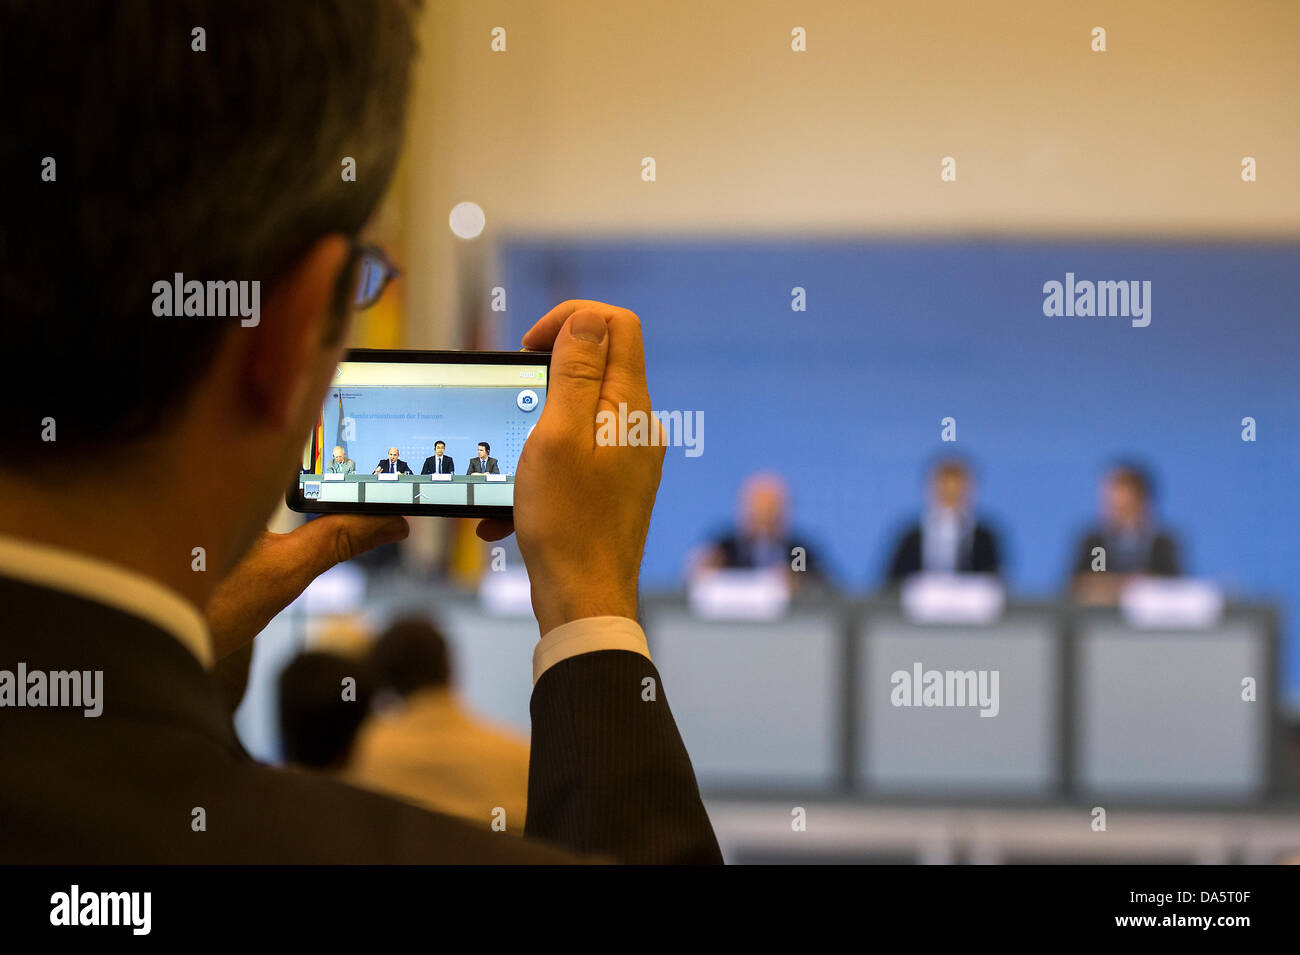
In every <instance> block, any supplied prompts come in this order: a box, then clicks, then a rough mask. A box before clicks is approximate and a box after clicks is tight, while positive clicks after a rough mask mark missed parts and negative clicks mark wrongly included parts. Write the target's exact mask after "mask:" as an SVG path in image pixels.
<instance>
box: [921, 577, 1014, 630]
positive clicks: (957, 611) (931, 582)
mask: <svg viewBox="0 0 1300 955" xmlns="http://www.w3.org/2000/svg"><path fill="white" fill-rule="evenodd" d="M900 597H901V600H902V606H903V615H904V616H905V617H907V619H909V620H911V621H912V622H913V623H938V624H968V625H981V624H987V623H992V622H993V621H995V620H997V619H998V618H999V617H1001V616H1002V608H1003V607H1004V606H1005V605H1006V602H1007V595H1006V591H1005V590H1003V588H1002V582H1001V581H999V580H998V579H997V578H996V577H994V576H993V575H991V574H916V575H914V576H912V577H909V578H907V580H906V581H904V582H903V589H902V592H901V594H900Z"/></svg>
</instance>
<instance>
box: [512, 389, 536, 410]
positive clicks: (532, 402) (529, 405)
mask: <svg viewBox="0 0 1300 955" xmlns="http://www.w3.org/2000/svg"><path fill="white" fill-rule="evenodd" d="M515 404H517V405H518V406H519V410H520V411H535V410H536V409H537V392H535V391H533V390H532V389H531V388H525V389H524V390H523V391H521V392H519V396H518V397H517V398H515Z"/></svg>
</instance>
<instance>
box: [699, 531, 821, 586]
mask: <svg viewBox="0 0 1300 955" xmlns="http://www.w3.org/2000/svg"><path fill="white" fill-rule="evenodd" d="M713 546H714V547H715V548H716V549H717V552H718V555H719V556H720V557H721V559H722V566H723V567H734V568H743V569H751V568H754V567H756V566H757V556H756V555H755V553H754V547H753V543H752V542H751V541H750V540H748V539H747V538H745V537H744V536H743V535H741V534H737V533H734V532H729V533H726V534H723V535H721V536H720V537H717V538H715V539H714V541H713ZM796 547H802V548H803V549H804V564H805V566H804V570H803V574H804V578H805V579H807V580H817V581H822V582H825V573H824V569H823V567H822V565H821V561H820V560H818V559H816V558H815V557H814V556H813V554H814V551H816V550H817V548H815V547H811V546H809V543H808V538H807V537H805V536H803V535H800V534H790V535H787V536H786V539H785V540H784V541H782V542H781V555H782V562H783V563H784V564H785V565H786V566H787V567H789V566H790V563H791V561H792V560H793V559H794V558H793V557H792V556H791V554H792V551H793V550H794V549H795V548H796Z"/></svg>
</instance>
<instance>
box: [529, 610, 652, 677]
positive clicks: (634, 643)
mask: <svg viewBox="0 0 1300 955" xmlns="http://www.w3.org/2000/svg"><path fill="white" fill-rule="evenodd" d="M599 650H631V651H632V652H633V653H639V654H641V656H643V657H645V658H646V659H647V660H649V659H650V646H649V644H647V643H646V639H645V631H644V630H642V629H641V625H640V624H639V623H637V622H636V621H635V620H633V619H632V618H631V617H584V618H583V619H581V620H570V621H569V622H568V623H565V624H561V625H560V626H558V627H556V628H555V629H554V630H552V631H551V632H550V633H548V634H547V635H546V636H544V637H542V639H541V641H540V642H538V644H537V648H536V649H535V650H533V685H534V686H536V685H537V681H538V680H540V679H541V678H542V674H543V673H545V672H546V671H547V670H549V669H550V668H551V667H553V666H555V664H557V663H559V662H560V661H561V660H567V659H569V657H576V656H577V655H578V654H580V653H595V652H597V651H599Z"/></svg>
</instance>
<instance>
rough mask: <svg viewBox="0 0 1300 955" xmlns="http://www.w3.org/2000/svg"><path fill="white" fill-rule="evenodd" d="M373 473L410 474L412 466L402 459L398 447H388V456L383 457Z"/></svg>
mask: <svg viewBox="0 0 1300 955" xmlns="http://www.w3.org/2000/svg"><path fill="white" fill-rule="evenodd" d="M370 473H371V474H410V473H411V466H410V465H409V464H407V463H406V462H405V461H403V460H402V459H401V457H400V456H399V454H398V451H397V449H396V448H389V449H388V457H386V458H383V459H382V460H381V461H380V462H379V463H378V464H376V465H375V469H374V470H373V471H371V472H370Z"/></svg>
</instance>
